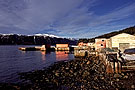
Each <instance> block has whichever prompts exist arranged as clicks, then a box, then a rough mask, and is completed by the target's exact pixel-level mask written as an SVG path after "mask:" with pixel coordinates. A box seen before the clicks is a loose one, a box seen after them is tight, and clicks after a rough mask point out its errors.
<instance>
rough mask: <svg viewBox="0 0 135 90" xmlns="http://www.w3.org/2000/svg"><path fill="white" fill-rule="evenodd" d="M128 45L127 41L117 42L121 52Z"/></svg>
mask: <svg viewBox="0 0 135 90" xmlns="http://www.w3.org/2000/svg"><path fill="white" fill-rule="evenodd" d="M129 46H130V44H129V43H119V49H120V50H121V51H122V52H123V51H124V50H125V49H128V48H129Z"/></svg>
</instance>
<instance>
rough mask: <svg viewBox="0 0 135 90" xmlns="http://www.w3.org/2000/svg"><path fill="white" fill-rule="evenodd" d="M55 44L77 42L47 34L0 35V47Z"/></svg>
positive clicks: (74, 43)
mask: <svg viewBox="0 0 135 90" xmlns="http://www.w3.org/2000/svg"><path fill="white" fill-rule="evenodd" d="M57 43H69V44H70V45H76V43H77V40H74V39H69V38H60V37H58V36H55V35H48V34H35V35H19V34H0V45H43V44H51V45H55V44H57Z"/></svg>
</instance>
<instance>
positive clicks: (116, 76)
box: [114, 74, 122, 78]
mask: <svg viewBox="0 0 135 90" xmlns="http://www.w3.org/2000/svg"><path fill="white" fill-rule="evenodd" d="M114 77H115V78H121V77H122V76H121V75H120V74H115V75H114Z"/></svg>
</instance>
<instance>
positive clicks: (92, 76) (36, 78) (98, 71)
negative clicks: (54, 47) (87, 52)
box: [0, 56, 135, 90]
mask: <svg viewBox="0 0 135 90" xmlns="http://www.w3.org/2000/svg"><path fill="white" fill-rule="evenodd" d="M20 78H21V79H22V80H24V83H23V84H0V90H6V89H8V88H10V89H11V88H13V89H12V90H24V89H25V90H46V89H51V90H52V89H53V90H61V89H62V90H63V89H64V90H70V89H71V90H72V89H73V90H74V89H75V90H81V89H82V90H88V89H89V90H91V89H92V90H93V89H97V90H108V89H111V90H114V89H115V90H119V89H124V90H127V89H130V90H134V89H135V74H134V72H125V73H120V74H107V73H106V68H105V66H104V64H103V62H102V61H101V60H99V57H98V56H90V57H88V58H85V59H84V58H79V59H75V60H71V61H62V62H58V63H55V64H54V65H52V66H50V67H49V68H45V69H43V70H37V71H33V72H25V73H21V74H20Z"/></svg>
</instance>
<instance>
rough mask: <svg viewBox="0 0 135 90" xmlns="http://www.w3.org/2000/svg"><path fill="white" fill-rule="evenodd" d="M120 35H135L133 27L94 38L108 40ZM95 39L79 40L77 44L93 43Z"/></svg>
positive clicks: (134, 27)
mask: <svg viewBox="0 0 135 90" xmlns="http://www.w3.org/2000/svg"><path fill="white" fill-rule="evenodd" d="M120 33H128V34H131V35H135V26H133V27H129V28H126V29H123V30H120V31H115V32H111V33H107V34H104V35H100V36H98V37H95V38H110V37H112V36H115V35H117V34H120ZM95 38H90V39H79V41H78V43H79V42H85V43H87V42H95Z"/></svg>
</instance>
